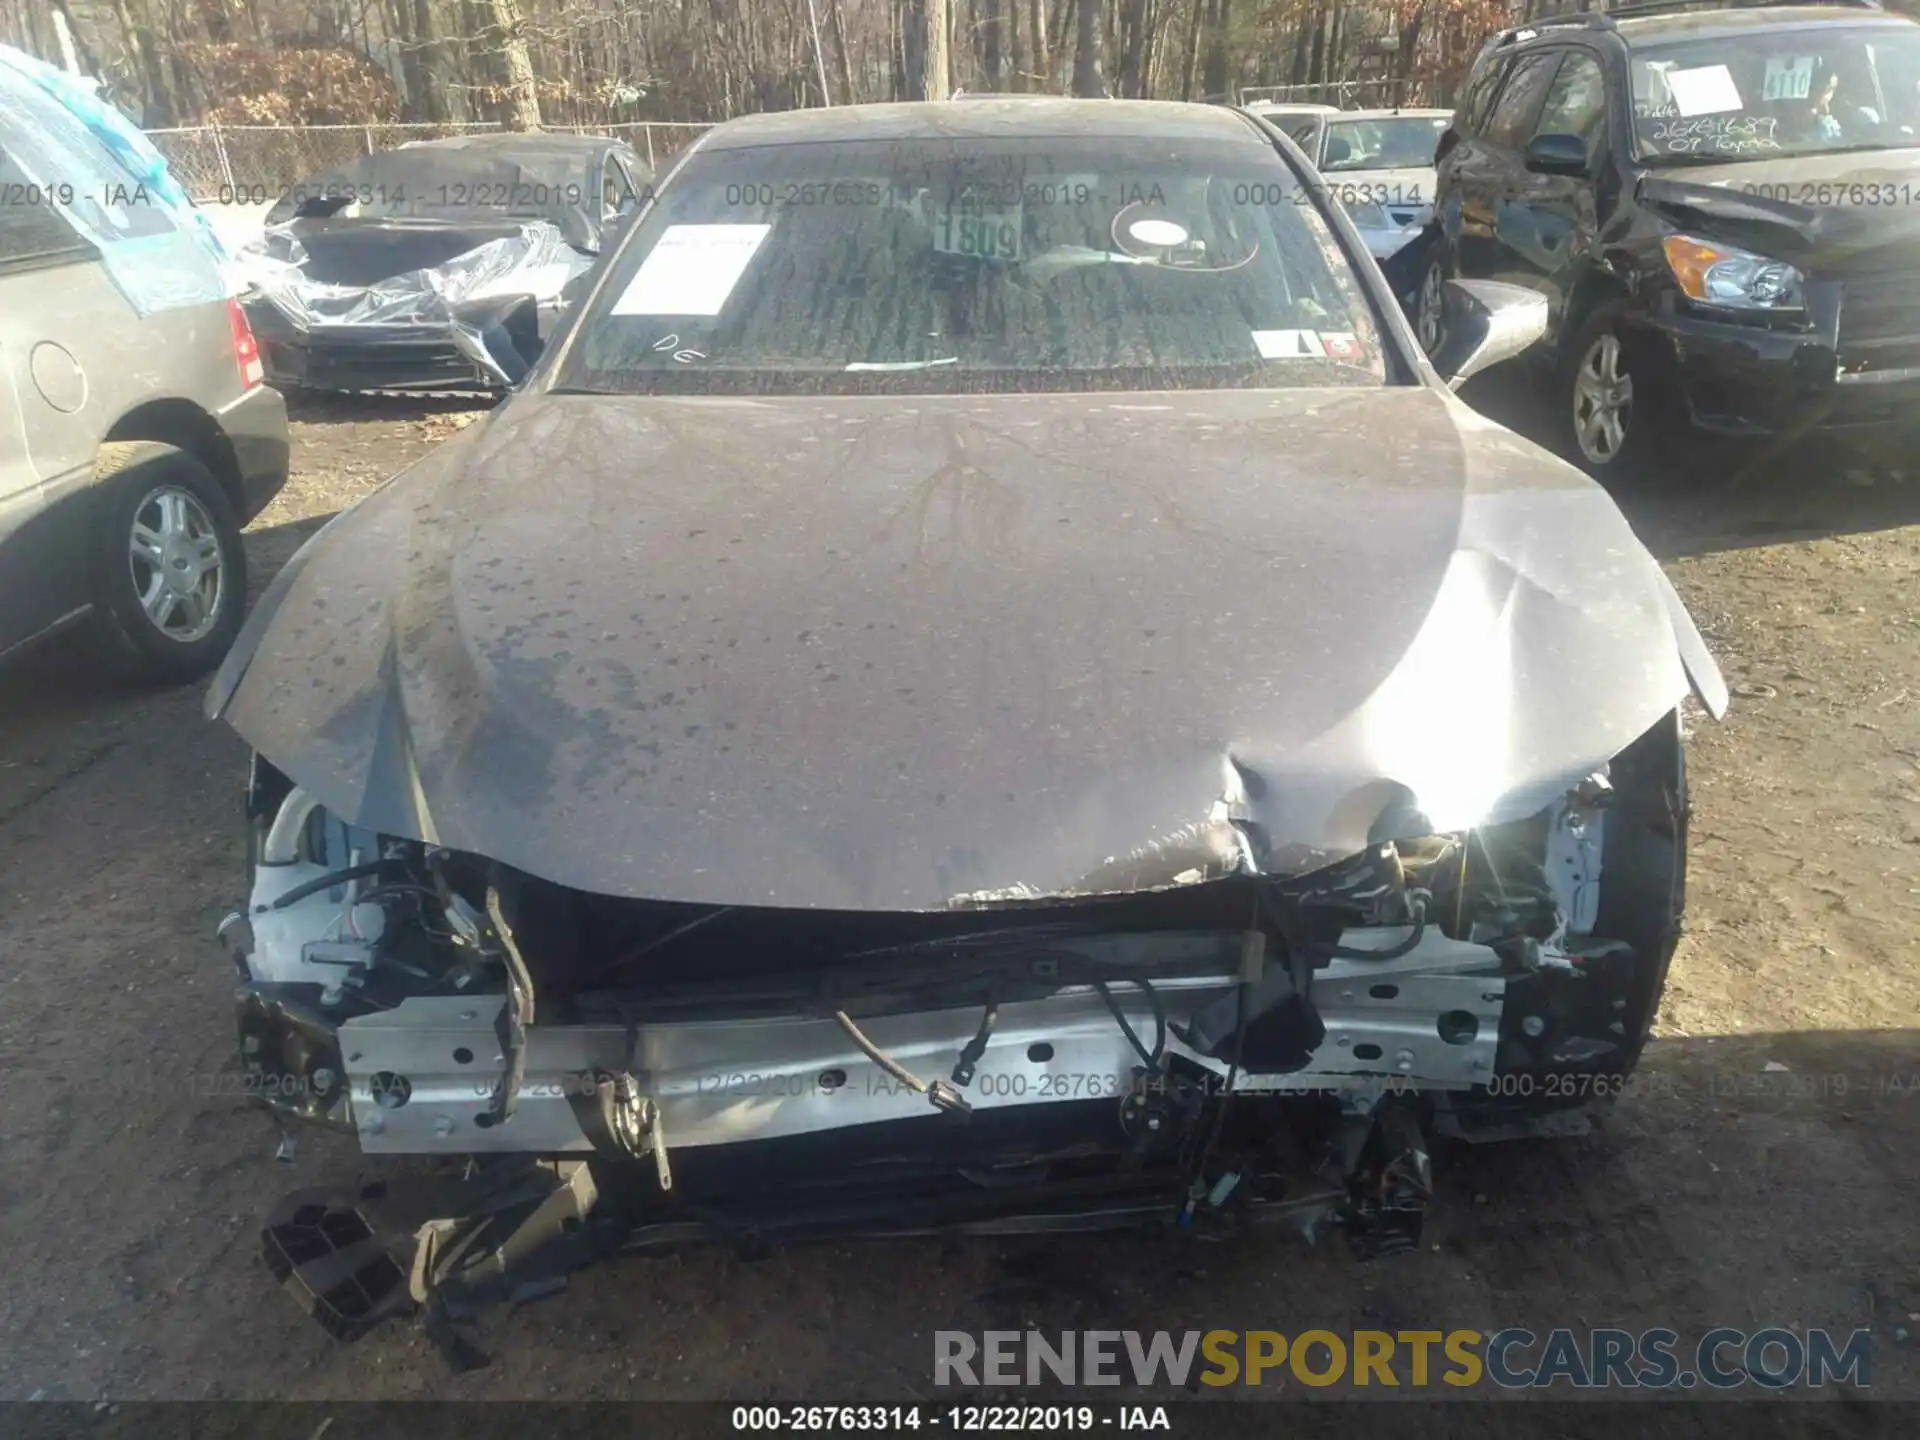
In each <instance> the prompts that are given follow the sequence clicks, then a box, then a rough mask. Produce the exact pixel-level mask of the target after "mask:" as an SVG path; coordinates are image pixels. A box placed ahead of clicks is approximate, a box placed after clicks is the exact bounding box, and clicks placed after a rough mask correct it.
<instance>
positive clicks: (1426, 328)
mask: <svg viewBox="0 0 1920 1440" xmlns="http://www.w3.org/2000/svg"><path fill="white" fill-rule="evenodd" d="M1412 318H1413V336H1414V339H1416V340H1418V341H1419V342H1420V348H1421V349H1422V350H1424V351H1426V353H1427V358H1428V359H1429V360H1431V359H1432V358H1433V356H1434V354H1435V352H1437V351H1438V350H1439V349H1440V347H1441V346H1442V345H1443V344H1445V343H1446V339H1447V242H1446V239H1445V237H1444V236H1443V237H1439V238H1436V239H1435V240H1434V242H1433V245H1432V246H1431V247H1430V248H1429V250H1428V253H1427V263H1426V266H1425V268H1424V269H1422V270H1421V272H1420V284H1419V286H1418V287H1417V288H1416V289H1415V290H1414V292H1413V317H1412Z"/></svg>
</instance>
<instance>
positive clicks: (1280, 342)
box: [1253, 330, 1327, 360]
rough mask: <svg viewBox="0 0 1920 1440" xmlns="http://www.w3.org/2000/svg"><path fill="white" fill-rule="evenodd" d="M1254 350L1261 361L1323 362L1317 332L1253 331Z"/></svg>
mask: <svg viewBox="0 0 1920 1440" xmlns="http://www.w3.org/2000/svg"><path fill="white" fill-rule="evenodd" d="M1253 346H1254V349H1256V350H1258V351H1259V352H1260V358H1261V359H1262V360H1324V359H1325V358H1326V355H1327V351H1326V347H1325V346H1323V345H1322V344H1321V343H1320V332H1319V331H1318V330H1255V331H1254V332H1253Z"/></svg>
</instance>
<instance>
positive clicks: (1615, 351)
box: [1553, 301, 1675, 478]
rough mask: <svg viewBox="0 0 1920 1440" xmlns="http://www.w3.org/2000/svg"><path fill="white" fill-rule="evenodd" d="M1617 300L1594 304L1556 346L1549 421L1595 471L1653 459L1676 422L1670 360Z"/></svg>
mask: <svg viewBox="0 0 1920 1440" xmlns="http://www.w3.org/2000/svg"><path fill="white" fill-rule="evenodd" d="M1626 311H1627V307H1626V305H1625V303H1624V302H1621V301H1608V302H1607V303H1605V304H1602V305H1600V306H1597V307H1596V308H1595V309H1594V310H1593V311H1592V312H1591V313H1590V314H1589V315H1588V316H1587V318H1586V319H1585V320H1584V321H1582V322H1581V325H1580V328H1579V329H1578V330H1577V331H1576V332H1575V333H1574V336H1573V339H1572V340H1571V341H1570V342H1569V343H1568V344H1567V346H1566V347H1565V348H1564V349H1563V350H1562V351H1561V352H1560V363H1559V367H1558V372H1557V379H1556V382H1555V384H1554V386H1553V407H1554V414H1555V419H1554V427H1555V429H1556V431H1557V432H1558V433H1559V436H1560V438H1561V440H1562V443H1563V444H1564V445H1565V447H1566V451H1567V454H1568V456H1569V457H1570V458H1571V459H1572V460H1573V461H1574V463H1575V464H1577V465H1579V466H1580V467H1581V469H1583V470H1585V471H1586V472H1587V473H1588V474H1589V475H1592V476H1594V477H1595V478H1612V477H1613V476H1617V475H1630V474H1633V473H1635V472H1638V471H1642V470H1644V469H1646V468H1647V467H1648V466H1650V465H1652V464H1654V463H1655V462H1656V461H1657V460H1658V458H1659V455H1660V452H1661V450H1662V448H1663V447H1664V444H1665V441H1666V439H1667V437H1668V436H1669V435H1671V434H1672V433H1673V431H1674V429H1675V425H1674V407H1673V403H1672V390H1673V387H1672V385H1671V384H1670V383H1668V382H1669V381H1670V379H1671V375H1670V373H1669V372H1670V370H1671V367H1669V366H1663V365H1662V364H1660V362H1659V357H1658V356H1657V354H1656V353H1655V352H1654V351H1653V350H1652V348H1651V347H1650V346H1649V345H1648V343H1647V342H1646V340H1645V338H1644V337H1642V336H1640V335H1638V334H1636V333H1635V332H1634V330H1633V328H1632V327H1631V326H1626V325H1623V324H1622V323H1621V319H1622V317H1623V316H1624V315H1625V314H1626Z"/></svg>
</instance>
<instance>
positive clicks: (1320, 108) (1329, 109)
mask: <svg viewBox="0 0 1920 1440" xmlns="http://www.w3.org/2000/svg"><path fill="white" fill-rule="evenodd" d="M1242 108H1243V109H1245V110H1246V111H1248V112H1249V113H1250V114H1254V115H1339V114H1342V113H1344V112H1342V110H1341V109H1340V107H1339V106H1338V105H1312V104H1308V103H1307V102H1306V101H1304V100H1249V101H1248V102H1247V103H1246V105H1245V106H1243V107H1242Z"/></svg>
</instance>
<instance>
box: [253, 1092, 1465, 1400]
mask: <svg viewBox="0 0 1920 1440" xmlns="http://www.w3.org/2000/svg"><path fill="white" fill-rule="evenodd" d="M1264 1103H1268V1104H1281V1103H1285V1104H1294V1105H1299V1104H1309V1103H1314V1102H1307V1101H1302V1100H1294V1101H1287V1102H1279V1101H1268V1102H1264ZM1074 1108H1078V1109H1081V1110H1082V1111H1083V1113H1082V1114H1081V1115H1079V1116H1077V1117H1072V1118H1074V1119H1075V1120H1079V1121H1084V1120H1085V1119H1087V1118H1088V1113H1087V1112H1086V1107H1084V1106H1083V1107H1074ZM945 1118H946V1117H940V1116H929V1117H927V1119H926V1120H923V1121H915V1122H912V1126H913V1127H918V1128H919V1129H920V1130H921V1132H922V1133H921V1137H920V1138H922V1139H924V1137H925V1127H927V1126H939V1125H941V1124H942V1123H943V1121H944V1119H945ZM1056 1118H1058V1119H1066V1118H1068V1117H1056ZM1313 1119H1314V1124H1315V1128H1317V1129H1318V1130H1319V1137H1318V1143H1317V1144H1316V1146H1315V1147H1314V1148H1313V1150H1312V1151H1311V1153H1309V1152H1308V1151H1305V1150H1302V1151H1300V1152H1298V1154H1297V1159H1298V1160H1299V1162H1300V1163H1299V1164H1297V1165H1296V1166H1295V1167H1294V1168H1293V1169H1292V1170H1291V1172H1290V1173H1282V1172H1280V1171H1279V1170H1276V1169H1273V1168H1267V1167H1263V1166H1258V1165H1250V1164H1247V1163H1246V1159H1245V1157H1246V1156H1247V1155H1249V1154H1250V1152H1249V1151H1247V1150H1246V1149H1245V1148H1244V1146H1243V1145H1241V1144H1235V1145H1234V1146H1232V1147H1230V1152H1229V1153H1231V1154H1233V1155H1234V1156H1235V1157H1236V1158H1235V1159H1234V1160H1233V1161H1230V1162H1223V1167H1222V1168H1220V1169H1219V1171H1218V1173H1212V1174H1209V1175H1207V1176H1205V1177H1204V1178H1203V1182H1202V1183H1199V1184H1194V1185H1190V1184H1188V1183H1187V1182H1186V1180H1185V1177H1184V1174H1183V1173H1182V1172H1181V1171H1179V1170H1178V1169H1177V1168H1176V1167H1175V1166H1173V1165H1171V1164H1147V1165H1132V1164H1127V1163H1124V1162H1119V1163H1116V1162H1115V1161H1114V1160H1113V1159H1112V1158H1111V1157H1107V1158H1103V1159H1094V1158H1092V1157H1087V1156H1078V1157H1076V1156H1073V1155H1057V1156H1055V1157H1054V1158H1053V1159H1052V1160H1050V1161H1048V1162H1044V1163H1039V1164H1037V1165H1035V1166H1032V1167H1026V1168H1022V1169H1010V1170H1002V1171H997V1172H996V1171H991V1170H976V1169H971V1168H967V1167H962V1168H960V1169H954V1168H953V1163H954V1157H955V1153H956V1152H955V1150H954V1149H953V1147H942V1148H944V1149H945V1150H946V1155H947V1158H946V1159H945V1160H944V1161H942V1162H938V1163H934V1162H929V1163H923V1164H911V1163H908V1164H903V1163H901V1155H902V1153H903V1152H904V1151H906V1150H910V1149H912V1148H914V1147H913V1146H911V1145H910V1144H903V1143H902V1142H903V1140H905V1139H907V1137H906V1136H904V1135H903V1134H902V1133H900V1132H899V1131H898V1129H897V1128H896V1127H886V1128H888V1129H892V1130H894V1132H895V1133H892V1134H886V1135H876V1136H860V1137H859V1138H858V1140H856V1141H855V1143H854V1144H853V1145H851V1146H850V1147H848V1148H846V1149H844V1150H841V1151H838V1152H835V1153H831V1154H823V1153H822V1152H821V1150H820V1148H819V1147H818V1146H817V1145H815V1144H813V1142H810V1141H805V1140H786V1141H772V1142H761V1143H759V1144H757V1145H749V1146H745V1147H729V1148H728V1150H727V1151H726V1152H720V1151H715V1152H714V1154H713V1156H711V1157H709V1159H712V1160H718V1161H719V1162H720V1163H719V1164H717V1165H713V1166H710V1167H703V1166H701V1165H699V1164H696V1165H694V1166H692V1167H690V1169H691V1172H692V1173H691V1174H690V1175H689V1177H688V1179H689V1184H688V1185H687V1186H686V1187H685V1189H686V1193H683V1194H677V1195H675V1196H672V1197H668V1196H664V1195H662V1194H661V1193H660V1192H659V1191H658V1189H657V1188H656V1187H655V1186H653V1184H652V1177H651V1174H650V1172H648V1171H647V1170H646V1169H645V1167H640V1166H635V1165H633V1164H625V1163H621V1162H617V1161H610V1160H607V1159H604V1158H595V1159H592V1160H558V1161H523V1160H517V1159H515V1160H504V1159H503V1160H501V1161H498V1162H495V1163H493V1164H490V1165H485V1166H481V1167H478V1168H477V1169H474V1170H471V1171H469V1172H467V1173H463V1174H461V1175H460V1176H458V1177H452V1176H434V1175H422V1174H413V1175H409V1176H406V1177H402V1178H395V1179H393V1180H390V1181H386V1182H381V1183H376V1184H372V1185H367V1186H363V1187H362V1188H360V1189H359V1190H358V1191H345V1192H342V1191H332V1192H329V1191H316V1190H302V1191H296V1192H294V1193H293V1194H290V1195H288V1196H287V1197H286V1198H285V1199H284V1200H283V1201H282V1202H281V1203H280V1204H279V1205H278V1206H277V1207H276V1208H275V1210H274V1212H273V1213H272V1215H270V1216H269V1218H268V1220H267V1223H266V1225H265V1226H264V1227H263V1230H262V1248H263V1255H264V1258H265V1261H266V1264H267V1266H268V1268H269V1270H270V1271H271V1272H272V1273H273V1275H274V1278H275V1279H276V1280H277V1281H279V1282H280V1283H281V1284H282V1285H283V1286H284V1287H285V1288H286V1289H287V1290H288V1291H289V1293H291V1294H292V1295H293V1296H294V1297H295V1299H296V1300H297V1301H298V1302H299V1303H300V1305H301V1307H302V1308H303V1309H304V1310H306V1311H307V1313H308V1314H309V1315H311V1316H312V1317H313V1319H314V1320H315V1321H316V1323H318V1324H319V1325H320V1326H321V1328H322V1329H324V1330H325V1331H326V1332H327V1333H328V1334H330V1335H332V1336H333V1337H334V1338H335V1339H337V1340H340V1341H343V1342H351V1341H355V1340H358V1339H360V1338H361V1337H362V1336H364V1335H365V1334H366V1333H368V1331H370V1330H371V1329H373V1328H374V1327H375V1326H377V1325H379V1324H381V1323H382V1322H384V1321H387V1320H392V1319H398V1318H402V1317H406V1316H410V1315H414V1314H421V1315H423V1316H424V1318H425V1321H426V1325H427V1331H428V1334H429V1335H430V1336H431V1337H432V1338H433V1339H434V1341H435V1342H436V1344H437V1345H438V1346H439V1347H440V1349H441V1351H442V1354H443V1355H444V1357H445V1358H446V1359H447V1360H448V1361H449V1362H450V1363H451V1364H453V1365H454V1366H455V1367H456V1368H471V1367H473V1366H476V1365H480V1364H484V1363H486V1357H485V1356H484V1355H483V1354H482V1353H481V1352H480V1351H479V1350H478V1348H477V1346H476V1345H475V1343H474V1341H473V1339H472V1337H471V1335H470V1334H469V1333H468V1332H467V1330H466V1328H465V1326H466V1324H467V1322H468V1321H470V1320H472V1319H473V1318H474V1317H475V1316H476V1315H477V1314H478V1313H479V1312H480V1311H482V1310H483V1309H485V1308H487V1307H489V1306H497V1305H506V1306H515V1305H519V1304H524V1303H527V1302H529V1301H531V1300H534V1299H538V1298H542V1297H544V1296H547V1295H550V1294H553V1293H555V1292H557V1291H558V1290H560V1289H562V1288H564V1287H565V1285H566V1283H567V1277H568V1276H569V1275H570V1274H571V1273H572V1272H574V1271H576V1270H578V1269H581V1268H582V1267H584V1266H587V1265H590V1264H594V1263H596V1262H599V1261H602V1260H607V1259H611V1258H614V1257H617V1256H625V1255H651V1254H661V1253H667V1252H671V1251H676V1250H680V1249H683V1248H686V1247H689V1246H697V1245H705V1244H720V1245H725V1246H727V1247H729V1248H731V1249H733V1250H735V1251H736V1252H737V1253H739V1254H740V1255H742V1256H743V1257H745V1258H757V1257H759V1256H762V1255H764V1254H766V1253H767V1252H768V1251H770V1250H771V1249H773V1248H774V1247H777V1246H786V1245H792V1244H797V1243H805V1242H812V1241H822V1240H837V1239H849V1238H862V1239H905V1238H913V1237H939V1238H943V1239H959V1238H963V1237H972V1236H1017V1235H1047V1234H1067V1233H1083V1232H1092V1231H1104V1230H1126V1229H1149V1230H1151V1229H1160V1230H1164V1231H1166V1232H1169V1233H1172V1234H1184V1233H1187V1232H1190V1231H1196V1230H1197V1231H1202V1232H1210V1233H1220V1232H1223V1231H1225V1232H1248V1231H1252V1230H1255V1229H1273V1228H1276V1227H1277V1228H1280V1229H1283V1230H1288V1231H1292V1232H1295V1233H1297V1234H1299V1235H1301V1236H1304V1237H1305V1238H1307V1239H1308V1240H1309V1241H1312V1240H1317V1239H1318V1238H1320V1237H1321V1236H1322V1235H1325V1234H1329V1233H1334V1232H1338V1231H1344V1232H1345V1234H1346V1235H1347V1238H1348V1240H1349V1243H1350V1244H1351V1245H1352V1247H1353V1249H1354V1251H1355V1253H1356V1254H1357V1255H1359V1256H1360V1257H1362V1258H1371V1257H1375V1256H1381V1255H1388V1254H1394V1253H1399V1252H1401V1251H1405V1250H1409V1249H1413V1248H1416V1247H1417V1246H1418V1244H1419V1240H1420V1233H1421V1225H1422V1222H1423V1219H1424V1214H1425V1210H1426V1206H1427V1202H1428V1199H1429V1197H1430V1195H1431V1170H1430V1163H1429V1161H1428V1158H1427V1153H1426V1142H1425V1140H1424V1138H1423V1135H1422V1131H1421V1127H1420V1124H1419V1120H1418V1111H1417V1108H1416V1107H1415V1106H1414V1105H1413V1104H1412V1103H1411V1102H1410V1101H1408V1100H1406V1099H1404V1098H1389V1099H1387V1100H1384V1101H1382V1102H1380V1103H1378V1104H1355V1103H1352V1102H1351V1101H1350V1102H1348V1103H1347V1104H1346V1105H1344V1106H1335V1107H1334V1108H1333V1109H1332V1110H1324V1109H1323V1110H1321V1111H1320V1112H1319V1113H1318V1114H1316V1115H1315V1116H1314V1117H1313ZM985 1123H986V1124H988V1125H1006V1124H1010V1123H1016V1122H1014V1121H1013V1119H1012V1117H1010V1116H1005V1115H1002V1116H995V1117H988V1118H987V1120H986V1122H985ZM969 1128H971V1127H969ZM979 1143H980V1145H981V1148H982V1149H983V1150H990V1149H993V1148H995V1146H997V1145H999V1144H1000V1143H1001V1142H998V1141H994V1140H992V1139H990V1138H984V1137H982V1138H981V1139H980V1142H979ZM964 1148H965V1146H964V1144H963V1145H962V1146H961V1147H960V1149H962V1150H964ZM921 1153H923V1154H925V1153H927V1152H926V1151H925V1150H924V1148H923V1149H922V1152H921ZM960 1158H964V1156H962V1157H960ZM1227 1166H1231V1167H1233V1168H1226V1167H1227ZM742 1170H745V1171H747V1172H750V1173H754V1174H758V1175H759V1176H761V1178H762V1181H763V1183H762V1184H761V1185H760V1186H759V1187H757V1188H744V1189H743V1188H742V1187H740V1186H739V1185H738V1184H737V1179H736V1177H737V1174H738V1173H740V1172H741V1171H742ZM809 1176H811V1178H810V1179H809Z"/></svg>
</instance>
